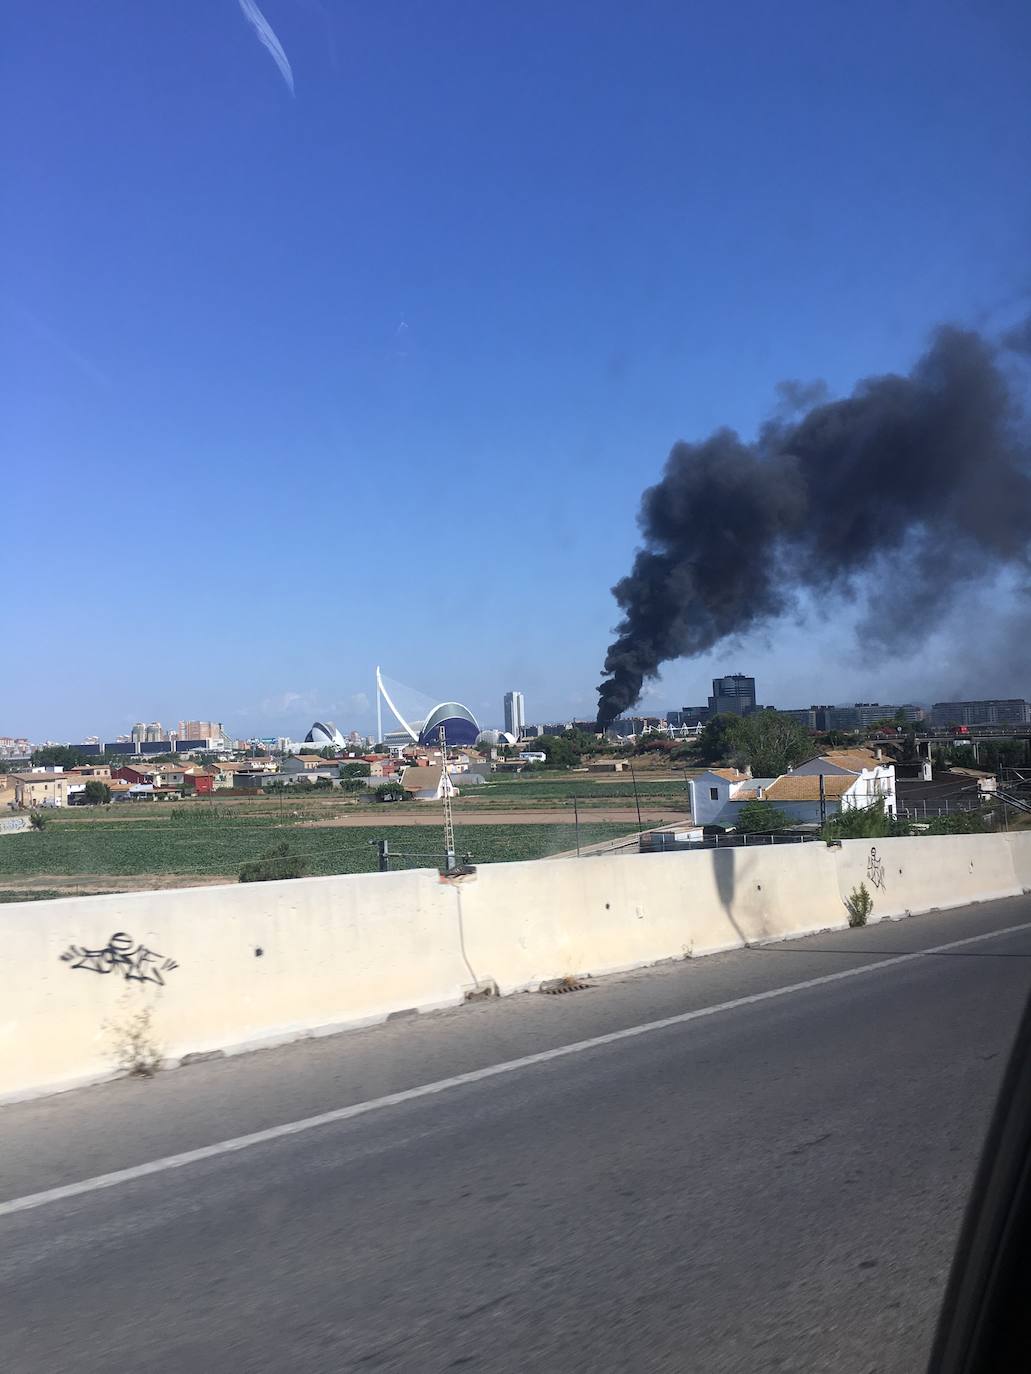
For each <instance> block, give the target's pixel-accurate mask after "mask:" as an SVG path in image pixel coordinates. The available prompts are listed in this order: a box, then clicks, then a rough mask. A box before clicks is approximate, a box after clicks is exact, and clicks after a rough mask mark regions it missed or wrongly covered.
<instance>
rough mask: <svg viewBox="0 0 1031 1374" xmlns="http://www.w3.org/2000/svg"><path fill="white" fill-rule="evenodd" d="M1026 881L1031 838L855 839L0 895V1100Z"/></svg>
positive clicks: (981, 896)
mask: <svg viewBox="0 0 1031 1374" xmlns="http://www.w3.org/2000/svg"><path fill="white" fill-rule="evenodd" d="M860 882H865V883H866V885H867V887H868V889H869V890H870V892H871V895H872V897H873V901H874V909H873V913H872V919H874V920H877V919H881V918H884V917H888V916H899V915H903V914H905V913H906V912H916V911H925V910H928V909H930V908H933V907H945V906H950V905H958V904H960V903H963V902H969V901H976V900H988V899H990V898H993V897H1001V896H1007V895H1010V894H1013V893H1019V892H1022V891H1024V890H1025V889H1026V888H1031V835H972V836H957V837H936V838H932V837H921V838H914V839H893V840H879V841H861V840H849V841H845V842H844V843H843V844H841V845H840V846H834V847H828V846H826V845H823V844H806V845H798V846H794V845H778V846H771V847H769V848H756V849H750V848H741V849H725V850H704V851H702V852H700V853H695V854H691V853H667V854H648V855H633V856H627V857H619V856H608V855H606V856H601V857H597V858H590V859H583V860H580V861H575V860H572V861H571V860H561V861H544V862H536V863H519V864H491V865H485V866H484V867H482V868H480V869H479V870H478V871H477V872H476V873H475V874H473V875H471V876H469V877H467V878H464V879H460V880H455V881H448V882H442V881H441V880H440V878H439V877H438V875H437V873H436V872H433V871H431V870H420V871H415V872H407V873H391V874H362V875H357V876H353V877H340V878H309V879H298V880H294V881H289V882H279V883H248V884H240V885H233V886H226V887H204V888H190V889H179V890H173V891H165V892H139V893H126V894H116V895H108V896H100V897H76V898H69V899H65V900H58V901H46V902H29V903H24V904H21V903H18V904H10V905H6V906H4V907H0V938H2V940H3V949H4V951H5V955H6V958H5V961H4V967H3V971H2V973H0V1100H10V1099H12V1098H17V1097H26V1096H34V1095H37V1094H39V1093H45V1092H54V1091H60V1090H61V1089H63V1088H68V1087H74V1086H77V1085H78V1084H81V1083H86V1082H94V1081H98V1080H100V1079H103V1078H106V1077H110V1076H112V1075H113V1074H115V1073H117V1072H119V1071H124V1068H125V1066H126V1064H128V1063H133V1062H136V1063H139V1062H146V1061H147V1060H150V1059H158V1060H161V1061H163V1062H165V1063H168V1064H175V1063H178V1062H182V1061H183V1060H184V1059H187V1058H189V1057H190V1056H192V1055H203V1054H207V1053H211V1052H227V1053H232V1052H234V1051H237V1050H241V1049H249V1048H257V1047H259V1046H261V1045H269V1044H275V1043H279V1042H281V1041H284V1040H289V1039H294V1038H297V1037H299V1036H304V1035H313V1034H321V1033H327V1032H330V1031H334V1030H339V1029H343V1028H345V1027H348V1026H356V1025H362V1024H368V1023H371V1022H374V1021H378V1020H382V1019H384V1018H385V1017H387V1016H389V1015H390V1014H391V1013H393V1012H398V1011H405V1010H408V1009H411V1008H418V1009H420V1010H428V1009H431V1008H435V1007H442V1006H449V1005H455V1004H457V1003H458V1002H460V1001H461V1000H462V998H463V996H464V995H465V994H466V993H467V992H469V991H471V990H473V989H475V988H477V987H482V986H484V985H485V984H487V983H488V982H493V983H494V984H496V986H497V987H498V989H499V990H500V991H501V992H512V991H515V990H517V989H519V988H524V987H529V986H534V985H536V984H537V983H539V982H540V981H542V980H543V979H545V978H555V977H563V976H566V975H575V974H586V973H594V974H599V973H606V972H612V971H614V970H617V969H625V968H630V967H635V966H640V965H644V964H649V963H654V962H658V961H660V960H664V959H676V958H683V957H687V956H695V955H701V954H707V953H711V952H713V951H715V950H721V949H729V948H734V947H737V946H741V945H743V944H746V943H752V942H756V941H762V940H773V939H785V938H789V937H792V936H798V935H803V934H806V933H808V932H810V931H814V930H821V929H828V928H834V927H840V926H843V925H845V924H846V921H847V913H846V907H845V902H846V900H847V898H848V895H849V893H850V892H851V891H852V889H853V888H854V887H856V886H857V885H858V884H859V883H860Z"/></svg>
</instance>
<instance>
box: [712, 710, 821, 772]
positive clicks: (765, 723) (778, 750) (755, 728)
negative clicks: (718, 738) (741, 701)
mask: <svg viewBox="0 0 1031 1374" xmlns="http://www.w3.org/2000/svg"><path fill="white" fill-rule="evenodd" d="M728 733H729V738H730V743H731V757H732V758H733V760H734V761H735V762H736V763H738V764H739V765H741V764H749V765H750V766H751V769H752V774H753V776H755V777H757V778H776V777H779V775H780V774H781V773H785V772H787V770H788V769H789V768H791V767H793V766H794V765H795V764H796V763H801V762H802V761H803V760H804V759H807V758H811V757H812V755H813V742H812V740H811V739H810V737H809V732H808V731H807V730H806V729H805V728H804V727H803V726H801V725H799V723H798V721H797V720H792V719H791V717H790V716H785V715H782V714H781V712H780V711H753V712H752V714H751V715H748V716H732V717H731V718H730V723H729V727H728Z"/></svg>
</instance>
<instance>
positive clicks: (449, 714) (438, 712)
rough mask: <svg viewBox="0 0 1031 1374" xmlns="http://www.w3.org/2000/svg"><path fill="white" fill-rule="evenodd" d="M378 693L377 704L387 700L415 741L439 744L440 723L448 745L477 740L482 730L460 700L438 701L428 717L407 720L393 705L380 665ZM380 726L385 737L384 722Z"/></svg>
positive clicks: (402, 725)
mask: <svg viewBox="0 0 1031 1374" xmlns="http://www.w3.org/2000/svg"><path fill="white" fill-rule="evenodd" d="M376 693H377V707H378V705H379V702H380V701H385V702H386V703H387V705H388V706H389V707H390V710H391V711H392V712H393V715H394V717H395V719H396V720H397V722H398V724H399V725H400V726H401V729H402V730H404V732H405V733H406V734H407V735H408V736H409V738H410V739H411V740H412V743H413V744H423V745H434V744H437V743H439V739H440V727H441V726H443V727H444V735H445V738H446V740H447V742H448V744H475V743H476V736H477V735H478V734H479V733H480V727H479V725H477V723H476V717H475V716H474V715H473V713H472V712H471V711H470V710H469V708H468V707H467V706H463V705H462V703H461V702H460V701H441V702H438V704H437V705H436V706H434V707H433V709H432V710H431V711H430V713H429V715H428V716H427V717H426V719H425V720H421V721H418V720H417V721H407V720H405V718H404V716H403V715H402V714H401V712H400V711H399V710H398V709H397V707H396V706H395V705H394V702H393V699H392V698H391V695H390V693H389V692H388V691H387V689H386V686H385V685H384V682H383V674H382V673H381V672H380V670H379V669H378V668H377V669H376ZM377 728H378V730H379V734H380V738H381V739H382V737H383V729H382V724H379V725H378V727H377Z"/></svg>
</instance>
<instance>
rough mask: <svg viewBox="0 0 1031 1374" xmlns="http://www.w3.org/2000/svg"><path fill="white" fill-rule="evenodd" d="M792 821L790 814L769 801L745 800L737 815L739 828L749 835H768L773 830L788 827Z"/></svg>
mask: <svg viewBox="0 0 1031 1374" xmlns="http://www.w3.org/2000/svg"><path fill="white" fill-rule="evenodd" d="M791 823H792V822H791V817H790V816H788V815H787V814H786V813H785V812H783V811H781V810H780V808H779V807H776V806H774V804H773V802H768V801H749V802H745V803H744V805H743V806H742V807H741V809H740V811H739V812H738V817H737V829H738V830H740V831H741V833H742V834H747V835H768V834H769V833H770V831H772V830H784V829H786V827H787V826H789V825H791Z"/></svg>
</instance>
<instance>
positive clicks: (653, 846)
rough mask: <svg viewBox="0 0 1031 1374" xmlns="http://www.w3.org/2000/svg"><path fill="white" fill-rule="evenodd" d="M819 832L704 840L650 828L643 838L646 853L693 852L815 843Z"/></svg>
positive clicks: (788, 832) (754, 834)
mask: <svg viewBox="0 0 1031 1374" xmlns="http://www.w3.org/2000/svg"><path fill="white" fill-rule="evenodd" d="M819 838H820V836H819V835H811V834H807V833H805V832H801V831H779V830H774V831H765V832H753V833H751V834H749V833H747V832H746V833H745V834H742V835H736V834H735V835H705V836H704V837H703V838H702V839H700V840H678V839H677V838H676V835H675V834H674V833H673V832H672V831H668V830H653V831H646V832H645V833H644V834H643V835H642V836H641V838H640V851H641V853H642V854H663V853H667V852H669V851H673V850H677V851H681V852H683V851H693V850H697V849H744V848H746V847H751V848H753V849H754V848H755V847H756V846H757V845H770V844H811V843H812V842H813V841H814V840H818V839H819Z"/></svg>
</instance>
